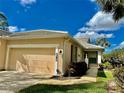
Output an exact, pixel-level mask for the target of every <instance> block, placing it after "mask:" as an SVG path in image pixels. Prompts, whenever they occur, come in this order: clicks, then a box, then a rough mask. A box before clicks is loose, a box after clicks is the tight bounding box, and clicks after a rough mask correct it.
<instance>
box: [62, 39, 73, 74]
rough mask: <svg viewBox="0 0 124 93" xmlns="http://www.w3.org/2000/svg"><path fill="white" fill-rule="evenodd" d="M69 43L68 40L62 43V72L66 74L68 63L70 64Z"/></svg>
mask: <svg viewBox="0 0 124 93" xmlns="http://www.w3.org/2000/svg"><path fill="white" fill-rule="evenodd" d="M71 44H72V43H71V42H70V41H69V40H65V41H64V47H65V48H64V52H65V53H64V55H63V57H64V61H63V71H64V72H66V70H67V68H68V66H69V64H70V62H71Z"/></svg>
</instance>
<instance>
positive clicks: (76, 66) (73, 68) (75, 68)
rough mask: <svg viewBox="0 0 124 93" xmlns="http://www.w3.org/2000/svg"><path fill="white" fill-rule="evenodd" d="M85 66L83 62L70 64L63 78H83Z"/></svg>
mask: <svg viewBox="0 0 124 93" xmlns="http://www.w3.org/2000/svg"><path fill="white" fill-rule="evenodd" d="M87 69H88V68H87V64H86V63H85V62H72V63H71V64H70V65H69V66H68V69H67V71H66V73H65V75H64V76H83V75H85V74H86V71H87Z"/></svg>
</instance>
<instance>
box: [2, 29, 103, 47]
mask: <svg viewBox="0 0 124 93" xmlns="http://www.w3.org/2000/svg"><path fill="white" fill-rule="evenodd" d="M60 37H65V38H70V39H71V40H72V41H73V42H75V43H77V44H78V45H80V46H81V47H83V48H85V49H104V48H103V47H100V46H96V45H92V44H89V43H87V42H85V41H82V42H81V41H80V39H79V40H78V39H75V38H73V37H72V36H71V35H69V34H68V32H67V31H56V30H44V29H40V30H32V31H25V32H15V33H11V34H8V35H5V36H2V37H1V38H4V39H8V40H15V39H16V40H18V39H19V40H20V39H35V38H36V39H37V38H60ZM86 41H87V39H86Z"/></svg>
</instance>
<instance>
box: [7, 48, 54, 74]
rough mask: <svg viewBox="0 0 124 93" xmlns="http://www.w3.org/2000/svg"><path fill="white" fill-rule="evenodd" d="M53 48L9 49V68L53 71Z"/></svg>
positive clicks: (39, 71) (37, 71) (26, 70)
mask: <svg viewBox="0 0 124 93" xmlns="http://www.w3.org/2000/svg"><path fill="white" fill-rule="evenodd" d="M54 52H55V49H10V56H9V67H8V68H9V69H11V70H17V71H23V72H31V73H44V74H53V73H54V61H55V53H54Z"/></svg>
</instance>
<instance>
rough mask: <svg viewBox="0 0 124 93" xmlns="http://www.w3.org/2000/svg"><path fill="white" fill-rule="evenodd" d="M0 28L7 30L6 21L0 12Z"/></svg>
mask: <svg viewBox="0 0 124 93" xmlns="http://www.w3.org/2000/svg"><path fill="white" fill-rule="evenodd" d="M0 30H5V31H8V22H7V18H6V16H5V15H4V14H3V13H1V12H0Z"/></svg>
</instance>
